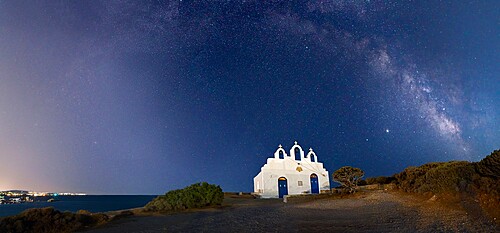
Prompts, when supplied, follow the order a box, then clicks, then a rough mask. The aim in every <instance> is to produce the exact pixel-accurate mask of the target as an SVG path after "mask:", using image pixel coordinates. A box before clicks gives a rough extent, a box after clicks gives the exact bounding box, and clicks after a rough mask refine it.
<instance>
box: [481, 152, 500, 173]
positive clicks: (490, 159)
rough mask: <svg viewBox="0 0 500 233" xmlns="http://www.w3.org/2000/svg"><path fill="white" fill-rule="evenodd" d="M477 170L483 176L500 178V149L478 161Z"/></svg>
mask: <svg viewBox="0 0 500 233" xmlns="http://www.w3.org/2000/svg"><path fill="white" fill-rule="evenodd" d="M476 171H477V172H478V173H479V174H480V175H481V176H487V177H491V178H496V179H499V178H500V150H495V151H493V152H492V153H491V154H490V155H488V156H486V158H484V159H482V160H481V161H480V162H478V163H476Z"/></svg>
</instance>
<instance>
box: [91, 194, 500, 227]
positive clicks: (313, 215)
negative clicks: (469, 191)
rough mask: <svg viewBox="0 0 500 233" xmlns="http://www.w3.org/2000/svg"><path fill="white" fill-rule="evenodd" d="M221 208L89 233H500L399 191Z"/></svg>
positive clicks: (473, 215) (134, 220) (132, 220)
mask: <svg viewBox="0 0 500 233" xmlns="http://www.w3.org/2000/svg"><path fill="white" fill-rule="evenodd" d="M225 206H226V207H223V208H220V209H204V210H199V211H194V212H184V213H177V214H170V215H156V216H132V217H127V218H123V219H120V220H117V221H115V222H112V223H110V224H108V225H105V226H103V227H101V228H99V229H93V230H91V231H88V232H96V233H97V232H144V233H145V232H499V231H500V228H499V226H498V225H495V224H494V223H493V222H491V221H490V220H488V219H487V218H485V217H484V216H482V215H481V213H480V212H477V211H469V210H468V211H466V210H464V209H462V208H459V207H457V206H453V205H451V206H450V205H444V204H441V203H440V202H437V201H435V200H434V199H430V200H429V199H423V198H418V197H415V196H411V195H405V194H401V193H397V192H383V191H372V192H367V193H363V194H358V195H356V196H355V197H352V198H344V199H339V198H325V199H319V200H314V201H308V202H300V201H299V202H298V203H288V204H287V203H283V202H281V200H278V199H274V200H259V199H245V198H226V200H225Z"/></svg>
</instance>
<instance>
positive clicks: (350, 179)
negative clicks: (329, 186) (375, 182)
mask: <svg viewBox="0 0 500 233" xmlns="http://www.w3.org/2000/svg"><path fill="white" fill-rule="evenodd" d="M364 175H365V172H364V171H363V170H361V169H359V168H356V167H350V166H345V167H341V168H340V169H339V170H337V171H335V172H334V173H333V181H335V182H337V183H340V184H341V185H342V187H343V188H345V189H346V190H348V191H349V193H354V191H355V189H356V187H357V186H358V181H359V180H361V178H363V176H364Z"/></svg>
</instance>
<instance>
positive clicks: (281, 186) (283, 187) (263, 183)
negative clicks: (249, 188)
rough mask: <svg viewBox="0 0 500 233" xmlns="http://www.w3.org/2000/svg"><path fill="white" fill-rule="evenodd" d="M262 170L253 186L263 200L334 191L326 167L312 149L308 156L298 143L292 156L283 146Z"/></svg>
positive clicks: (292, 151) (254, 180)
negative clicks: (331, 189)
mask: <svg viewBox="0 0 500 233" xmlns="http://www.w3.org/2000/svg"><path fill="white" fill-rule="evenodd" d="M260 170H261V171H260V173H259V174H257V176H255V177H254V178H253V182H254V193H255V194H257V195H260V197H262V198H282V197H283V196H284V195H293V194H316V193H320V192H321V191H323V190H330V178H329V175H328V171H327V170H326V169H325V168H324V167H323V163H320V162H318V157H317V156H316V153H314V151H313V149H312V148H309V152H308V153H307V154H305V153H304V150H302V147H301V146H300V145H299V144H298V143H297V142H295V145H294V146H292V148H291V149H290V153H289V154H287V152H286V151H285V149H283V147H282V146H281V145H279V146H278V149H277V150H276V152H274V157H272V158H268V159H267V163H266V164H264V166H262V168H261V169H260Z"/></svg>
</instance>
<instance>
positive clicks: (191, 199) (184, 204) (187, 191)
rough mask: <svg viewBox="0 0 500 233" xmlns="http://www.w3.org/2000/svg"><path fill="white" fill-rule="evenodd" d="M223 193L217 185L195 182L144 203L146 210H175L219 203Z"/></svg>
mask: <svg viewBox="0 0 500 233" xmlns="http://www.w3.org/2000/svg"><path fill="white" fill-rule="evenodd" d="M223 199H224V193H223V192H222V189H221V188H220V187H219V186H218V185H213V184H208V183H206V182H203V183H196V184H193V185H190V186H188V187H186V188H184V189H177V190H172V191H169V192H167V193H165V195H161V196H158V197H156V198H155V199H153V200H152V201H151V202H149V203H148V204H146V206H145V210H146V211H177V210H184V209H192V208H202V207H207V206H215V205H221V204H222V201H223Z"/></svg>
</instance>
